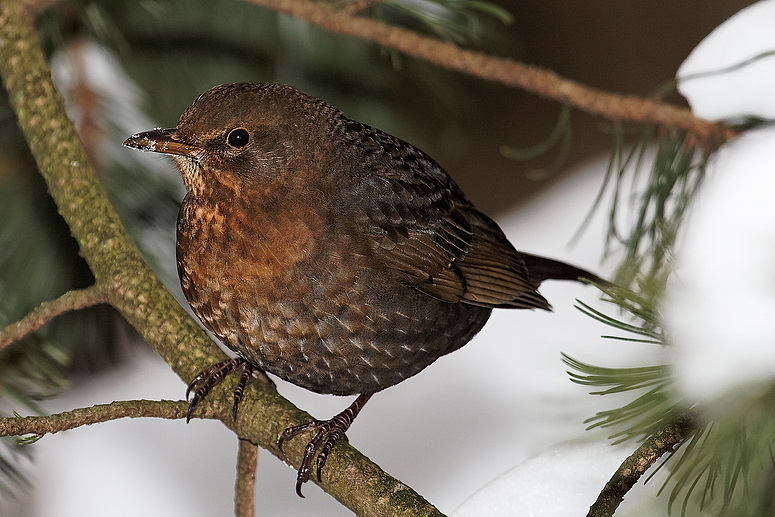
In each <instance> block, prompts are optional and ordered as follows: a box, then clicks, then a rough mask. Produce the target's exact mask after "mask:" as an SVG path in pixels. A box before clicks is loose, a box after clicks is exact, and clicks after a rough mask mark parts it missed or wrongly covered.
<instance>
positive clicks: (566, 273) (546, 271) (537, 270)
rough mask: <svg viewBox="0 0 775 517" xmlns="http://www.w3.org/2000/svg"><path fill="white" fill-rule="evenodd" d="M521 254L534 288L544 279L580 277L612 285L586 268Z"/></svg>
mask: <svg viewBox="0 0 775 517" xmlns="http://www.w3.org/2000/svg"><path fill="white" fill-rule="evenodd" d="M521 255H522V260H524V261H525V265H526V266H527V272H528V280H529V281H530V283H531V284H533V285H534V286H535V287H536V288H537V287H538V286H539V285H541V282H543V281H544V280H572V281H576V282H580V281H582V279H583V280H587V281H589V282H592V283H593V284H597V285H599V286H601V287H612V286H613V284H612V283H611V282H609V281H608V280H604V279H603V278H600V277H599V276H597V275H596V274H594V273H590V272H589V271H587V270H586V269H581V268H579V267H576V266H572V265H570V264H566V263H565V262H560V261H559V260H554V259H550V258H546V257H539V256H538V255H530V254H529V253H522V254H521Z"/></svg>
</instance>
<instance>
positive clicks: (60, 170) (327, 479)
mask: <svg viewBox="0 0 775 517" xmlns="http://www.w3.org/2000/svg"><path fill="white" fill-rule="evenodd" d="M25 5H26V4H24V3H22V2H20V1H19V0H0V75H2V80H3V84H4V86H5V88H6V90H7V91H8V98H9V101H10V103H11V106H12V107H13V110H14V112H15V113H16V117H17V120H18V123H19V127H20V128H21V130H22V132H23V134H24V136H25V139H26V141H27V143H28V144H29V148H30V151H31V152H32V155H33V156H34V157H35V161H36V163H37V165H38V168H39V170H40V172H41V174H42V175H43V177H44V179H45V180H46V183H47V185H48V189H49V193H50V194H51V197H52V198H53V199H54V201H55V202H56V204H57V207H58V208H59V212H60V214H61V215H62V217H63V218H64V219H65V221H66V222H67V224H68V226H69V228H70V231H71V233H72V235H73V237H74V238H75V239H76V240H77V241H78V244H79V246H80V253H81V256H83V258H84V259H85V260H86V261H87V263H88V264H89V267H90V268H91V270H92V272H93V273H94V276H95V278H96V282H97V283H98V284H103V283H104V284H107V285H110V286H111V288H112V290H111V304H112V305H113V306H114V307H115V308H116V309H117V310H119V311H120V312H121V314H122V315H123V316H124V318H125V319H126V320H127V321H128V322H129V323H130V324H131V325H132V326H133V327H134V328H136V329H137V330H138V331H139V332H140V334H142V336H143V337H144V338H145V340H146V341H147V342H148V343H149V344H150V345H151V347H152V348H153V349H154V350H155V351H156V352H157V353H158V354H159V355H160V356H161V357H162V358H163V359H164V360H165V361H166V362H167V363H168V364H169V365H170V367H171V368H172V369H173V370H174V371H175V373H177V374H178V375H179V376H180V377H181V378H183V379H186V380H188V379H191V378H193V377H194V375H196V373H198V372H199V371H201V370H202V369H204V368H205V367H206V366H209V365H211V364H213V363H215V362H217V361H220V360H223V359H224V357H225V356H224V355H223V353H222V352H220V350H218V348H217V347H216V346H215V345H214V344H213V343H212V341H211V340H210V339H209V338H208V337H207V334H205V333H204V331H203V330H202V329H201V328H200V327H199V326H198V325H197V324H196V323H195V322H194V321H193V320H192V319H191V318H190V317H189V315H188V314H187V313H186V311H185V310H184V309H183V308H182V307H181V306H180V304H178V302H177V301H176V300H175V299H174V298H173V297H172V295H171V294H170V293H169V292H168V291H167V290H166V289H165V288H164V286H163V285H162V283H161V281H160V280H159V279H158V277H157V276H156V275H155V274H154V273H153V272H152V271H151V270H150V269H149V268H148V266H147V265H146V264H145V262H144V261H143V259H142V257H141V256H140V253H139V251H138V250H137V248H136V247H135V246H134V244H133V243H132V240H131V239H130V238H129V235H128V234H127V232H126V230H125V229H124V227H123V226H122V225H121V222H120V221H119V218H118V216H117V215H116V213H115V210H114V209H113V207H112V206H111V205H110V203H109V202H108V199H107V196H106V195H105V192H104V190H103V188H102V186H101V185H100V183H99V181H98V180H97V178H96V176H95V174H94V172H93V170H92V168H91V167H90V166H89V163H88V160H87V156H86V153H85V152H84V150H83V147H82V146H81V144H80V141H79V139H78V136H77V135H76V133H75V131H74V129H73V127H72V124H71V123H70V121H69V120H68V118H67V114H66V112H65V108H64V104H63V102H62V99H61V97H60V96H59V94H58V93H57V91H56V89H55V87H54V84H53V83H52V81H51V74H50V71H49V69H48V65H47V63H46V61H45V57H44V55H43V51H42V49H41V48H40V43H39V41H38V39H37V36H36V34H35V28H34V25H33V23H32V20H31V18H30V17H29V16H28V15H27V12H28V11H27V10H26V7H25ZM116 145H118V144H116ZM254 384H255V383H254ZM231 388H232V386H231V385H230V383H224V385H223V386H220V387H219V389H216V390H213V392H212V393H211V394H210V395H209V397H208V402H209V404H207V406H208V407H217V408H218V413H217V415H218V416H217V418H218V419H220V420H222V421H223V422H224V424H225V425H227V426H228V427H230V428H231V429H234V430H235V431H236V432H237V434H238V435H239V436H240V437H241V438H245V439H248V440H250V441H252V442H254V443H257V444H260V445H261V446H262V447H264V448H266V449H269V450H271V451H272V452H273V453H274V454H275V455H277V456H278V457H280V458H281V459H283V460H285V461H290V462H291V463H292V464H293V465H294V466H296V467H297V468H298V465H299V463H300V460H301V456H302V450H301V449H302V448H303V445H302V444H300V443H299V442H301V440H293V441H292V442H291V443H289V444H288V445H287V447H286V450H287V453H288V455H287V458H288V459H286V456H285V455H283V454H281V453H280V452H279V451H278V450H277V446H276V444H277V437H278V435H279V433H280V432H281V431H282V430H283V429H284V428H285V427H290V426H292V425H298V424H301V423H304V422H307V421H309V420H310V419H311V417H310V416H309V415H308V414H306V413H304V412H303V411H300V410H299V409H298V408H296V407H295V406H294V405H293V404H292V403H290V402H289V401H287V400H286V399H284V398H283V397H281V396H280V395H278V394H277V392H276V391H274V390H271V389H266V388H262V389H261V390H258V389H256V388H255V387H252V388H251V389H250V390H248V393H249V394H246V397H245V399H243V401H242V405H241V407H240V418H239V419H238V421H237V422H234V421H233V420H232V419H231V417H230V416H229V410H228V407H230V406H231V402H230V399H231V393H229V390H230V389H231ZM249 397H251V398H252V400H247V399H248V398H249ZM221 405H223V406H224V407H225V408H226V409H224V411H223V412H221ZM202 414H203V413H202V411H198V412H197V415H202ZM315 482H317V480H315ZM319 484H320V485H321V486H322V487H323V488H324V489H325V490H326V491H327V492H328V493H329V494H331V495H332V496H334V497H335V498H336V499H337V500H339V501H340V502H341V503H342V504H344V505H345V506H347V507H348V508H350V509H351V510H353V511H354V512H355V513H357V514H359V515H366V516H387V515H441V514H440V513H439V512H438V510H436V508H434V507H433V506H432V505H431V504H429V503H428V502H427V501H426V500H425V499H423V498H422V497H421V496H420V495H419V494H417V493H416V492H414V491H413V490H412V489H411V488H409V487H407V486H406V485H404V484H403V483H401V482H400V481H398V480H396V479H394V478H392V477H390V476H389V475H388V474H386V473H385V472H384V471H382V470H381V469H380V468H379V467H378V466H377V465H375V464H374V463H373V462H371V461H370V460H369V459H368V458H366V457H365V456H363V455H362V454H360V453H359V452H358V451H356V450H355V449H353V448H352V447H351V446H350V445H348V444H341V445H337V447H335V449H334V451H333V452H332V454H331V455H330V456H329V459H328V464H327V468H326V469H325V471H324V476H323V481H322V482H321V483H319Z"/></svg>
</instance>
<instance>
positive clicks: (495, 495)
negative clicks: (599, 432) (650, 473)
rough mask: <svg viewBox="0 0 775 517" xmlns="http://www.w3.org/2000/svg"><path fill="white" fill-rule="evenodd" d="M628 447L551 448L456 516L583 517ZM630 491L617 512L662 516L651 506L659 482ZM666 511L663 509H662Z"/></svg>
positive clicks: (490, 487) (489, 487) (575, 444)
mask: <svg viewBox="0 0 775 517" xmlns="http://www.w3.org/2000/svg"><path fill="white" fill-rule="evenodd" d="M630 454H632V450H631V449H629V448H628V447H611V446H609V445H607V444H605V443H600V442H597V443H583V442H570V443H566V444H561V445H557V446H554V447H551V448H550V449H549V450H547V451H546V452H543V453H541V454H539V455H538V456H536V457H534V458H531V459H529V460H527V461H525V462H524V463H523V464H521V465H518V466H517V467H515V468H514V469H512V470H511V471H509V472H507V473H506V474H504V475H503V476H501V477H499V478H497V479H495V480H494V481H493V482H492V483H490V484H488V485H487V486H486V487H484V488H483V489H482V490H480V491H479V492H477V493H476V494H474V495H473V496H471V497H470V498H469V499H468V500H467V501H465V502H464V503H463V504H462V505H460V506H459V507H458V509H457V510H455V512H454V513H453V514H452V517H482V516H485V515H486V516H487V517H510V516H542V517H568V516H569V515H579V516H581V515H584V513H585V509H586V508H588V507H589V506H590V504H591V503H592V501H594V500H595V498H596V496H597V494H598V493H599V492H600V489H601V488H602V487H603V486H605V484H606V483H607V482H608V480H609V479H610V478H611V475H612V474H613V473H614V472H615V471H616V470H617V469H618V468H619V465H620V464H621V463H622V461H624V459H625V458H627V456H629V455H630ZM646 487H647V488H646V489H644V488H643V487H638V490H634V491H632V492H631V493H629V494H628V495H627V497H626V499H625V501H624V503H623V504H622V505H621V506H620V507H619V509H618V512H620V513H621V515H627V516H628V517H645V516H647V515H649V516H650V515H655V516H656V515H661V514H660V513H657V510H656V509H655V508H654V505H652V501H653V499H654V498H655V497H656V492H657V490H658V488H659V487H660V483H659V482H654V481H652V482H651V483H649V484H647V485H646ZM660 510H661V511H662V512H664V507H661V509H660Z"/></svg>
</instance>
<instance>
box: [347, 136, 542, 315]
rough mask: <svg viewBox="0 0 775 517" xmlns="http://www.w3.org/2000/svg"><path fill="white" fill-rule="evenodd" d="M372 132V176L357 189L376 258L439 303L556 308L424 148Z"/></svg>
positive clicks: (501, 236) (506, 243)
mask: <svg viewBox="0 0 775 517" xmlns="http://www.w3.org/2000/svg"><path fill="white" fill-rule="evenodd" d="M366 127H367V128H368V126H366ZM368 129H371V128H368ZM372 131H373V133H371V134H370V135H369V140H368V144H369V149H370V152H369V153H367V156H366V157H365V158H364V160H365V163H364V165H366V166H367V168H368V169H369V173H368V174H367V175H365V177H362V178H359V181H358V182H357V187H356V188H357V190H358V191H359V192H357V193H356V194H357V195H356V198H357V200H358V203H357V207H358V213H360V215H361V217H362V218H363V220H362V221H355V222H356V224H361V225H363V228H366V231H367V233H368V234H369V240H370V245H371V248H372V250H373V253H374V254H375V256H376V257H377V258H378V259H380V260H381V261H382V262H383V263H384V265H385V266H386V267H387V268H390V269H392V270H395V271H397V272H400V274H401V277H402V280H403V281H404V282H406V283H408V284H410V285H412V286H413V287H415V288H417V289H419V290H420V291H422V292H424V293H426V294H428V295H430V296H433V297H435V298H438V299H440V300H444V301H447V302H464V303H470V304H472V305H478V306H483V307H513V308H543V309H549V308H550V306H549V303H548V302H547V301H546V299H545V298H544V297H543V296H541V295H540V294H539V293H538V292H537V291H536V288H537V287H538V286H537V284H534V283H532V282H531V281H530V280H529V275H528V271H527V268H526V266H525V262H524V261H523V260H522V258H521V256H520V253H519V252H518V251H516V250H515V249H514V247H513V246H512V245H511V243H509V241H508V240H507V239H506V237H505V236H504V234H503V232H502V231H501V229H500V228H499V227H498V226H497V224H496V223H495V222H493V221H492V220H491V219H489V218H488V217H487V216H485V215H484V214H482V213H480V212H479V211H477V210H476V209H475V208H474V207H473V205H472V204H471V203H470V201H468V199H467V198H466V197H465V195H464V194H463V193H462V191H461V190H460V189H459V187H458V186H457V185H456V184H455V183H454V182H453V181H452V179H451V178H450V177H449V176H448V175H447V173H446V172H445V171H444V170H443V169H442V168H441V167H440V166H439V165H438V164H437V163H436V162H434V161H433V160H432V159H431V158H430V157H428V156H427V155H426V154H425V153H423V152H422V151H420V150H419V149H417V148H415V147H413V146H411V145H410V144H407V143H405V142H403V141H401V140H399V139H397V138H394V137H392V136H390V135H387V134H385V133H382V132H380V131H378V130H372ZM359 132H360V136H361V138H362V137H363V134H364V129H360V131H359ZM361 141H362V140H361Z"/></svg>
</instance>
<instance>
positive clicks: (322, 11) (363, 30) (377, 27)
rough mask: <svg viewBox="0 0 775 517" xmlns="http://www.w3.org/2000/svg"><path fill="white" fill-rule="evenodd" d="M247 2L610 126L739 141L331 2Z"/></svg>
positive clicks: (668, 110) (711, 126) (710, 145)
mask: <svg viewBox="0 0 775 517" xmlns="http://www.w3.org/2000/svg"><path fill="white" fill-rule="evenodd" d="M247 1H248V2H250V3H253V4H256V5H261V6H264V7H267V8H269V9H272V10H274V11H278V12H281V13H285V14H289V15H291V16H295V17H297V18H301V19H303V20H305V21H307V22H309V23H311V24H314V25H318V26H320V27H323V28H324V29H326V30H329V31H331V32H336V33H339V34H345V35H349V36H355V37H356V38H360V39H363V40H366V41H371V42H374V43H377V44H379V45H381V46H383V47H387V48H391V49H394V50H397V51H399V52H402V53H404V54H406V55H408V56H412V57H416V58H420V59H424V60H426V61H429V62H431V63H434V64H436V65H438V66H441V67H444V68H448V69H450V70H456V71H458V72H462V73H465V74H469V75H473V76H476V77H479V78H481V79H486V80H489V81H495V82H499V83H501V84H504V85H506V86H511V87H517V88H521V89H523V90H526V91H528V92H531V93H534V94H536V95H540V96H542V97H546V98H548V99H552V100H555V101H558V102H561V103H563V104H567V105H569V106H572V107H574V108H576V109H579V110H581V111H584V112H586V113H589V114H592V115H597V116H601V117H603V118H606V119H609V120H615V121H630V122H638V123H648V124H657V125H659V126H660V127H663V128H677V129H683V130H685V131H687V132H688V133H690V134H691V135H693V136H694V138H695V139H696V141H697V142H698V143H699V144H700V145H701V146H703V147H704V148H705V149H709V150H712V149H716V148H717V147H718V146H719V145H721V144H722V143H724V142H725V141H727V140H729V139H730V138H732V137H734V136H735V135H736V132H735V131H734V130H733V129H731V128H728V127H724V126H723V125H721V124H718V123H715V122H711V121H708V120H705V119H702V118H699V117H697V116H695V115H693V114H692V112H691V111H689V110H687V109H683V108H679V107H677V106H674V105H672V104H668V103H665V102H661V101H658V100H655V99H646V98H642V97H637V96H633V95H621V94H617V93H612V92H606V91H603V90H599V89H596V88H592V87H590V86H586V85H583V84H581V83H578V82H576V81H572V80H570V79H567V78H564V77H561V76H560V75H558V74H556V73H555V72H553V71H551V70H546V69H543V68H540V67H537V66H533V65H528V64H525V63H520V62H518V61H514V60H512V59H508V58H501V57H495V56H490V55H487V54H484V53H481V52H475V51H472V50H465V49H462V48H460V47H457V46H455V45H453V44H451V43H445V42H443V41H440V40H437V39H434V38H431V37H427V36H423V35H421V34H419V33H417V32H414V31H411V30H408V29H404V28H401V27H395V26H392V25H388V24H386V23H383V22H380V21H377V20H373V19H369V18H364V17H361V16H358V15H357V13H354V12H352V11H351V10H348V9H336V8H334V7H332V6H331V5H330V4H328V3H326V2H312V1H309V0H247Z"/></svg>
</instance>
